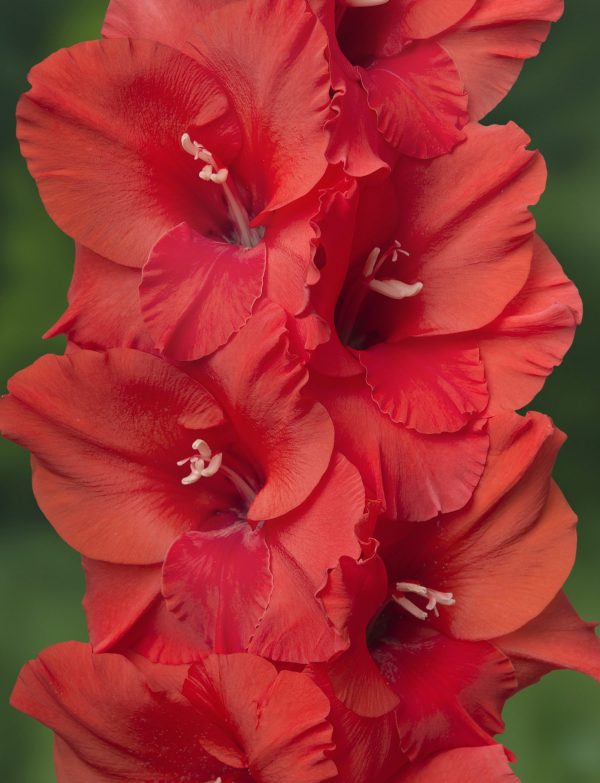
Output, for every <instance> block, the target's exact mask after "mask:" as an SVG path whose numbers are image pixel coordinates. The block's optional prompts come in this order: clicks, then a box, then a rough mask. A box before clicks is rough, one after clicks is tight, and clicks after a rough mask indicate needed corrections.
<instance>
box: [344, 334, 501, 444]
mask: <svg viewBox="0 0 600 783" xmlns="http://www.w3.org/2000/svg"><path fill="white" fill-rule="evenodd" d="M360 361H361V364H362V365H363V366H364V367H365V369H366V371H367V383H368V384H369V386H370V387H371V390H372V392H373V399H374V400H375V402H376V403H377V405H378V406H379V409H380V410H381V411H382V413H385V414H387V415H388V416H390V418H391V419H392V421H395V422H397V423H401V424H405V425H406V426H407V427H410V428H411V429H416V430H417V431H418V432H423V433H430V434H433V433H436V432H456V431H457V430H459V429H461V428H462V427H464V426H465V425H466V424H468V423H469V421H470V420H471V419H472V418H473V415H474V414H477V413H481V412H482V411H483V410H484V409H485V408H486V406H487V403H488V392H487V386H486V383H485V378H484V373H483V364H482V362H481V360H480V358H479V350H478V349H477V346H476V345H475V344H474V343H473V342H472V341H470V340H468V339H464V338H454V337H450V338H448V337H442V338H435V337H434V338H417V339H413V340H404V341H403V342H401V343H380V344H379V345H376V346H375V347H373V348H371V349H369V350H367V351H361V352H360Z"/></svg>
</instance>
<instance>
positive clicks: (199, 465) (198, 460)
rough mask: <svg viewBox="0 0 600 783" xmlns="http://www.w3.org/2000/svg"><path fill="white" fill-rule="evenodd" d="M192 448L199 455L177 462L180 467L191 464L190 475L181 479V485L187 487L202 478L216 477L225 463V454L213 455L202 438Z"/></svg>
mask: <svg viewBox="0 0 600 783" xmlns="http://www.w3.org/2000/svg"><path fill="white" fill-rule="evenodd" d="M192 448H193V449H194V450H195V451H197V452H198V454H197V455H196V454H194V455H193V456H192V457H186V458H185V459H180V460H178V462H177V464H178V465H179V466H182V465H186V464H187V463H189V466H190V472H189V475H187V476H184V477H183V478H182V479H181V483H182V484H184V485H185V486H188V485H189V484H195V483H196V482H197V481H200V479H201V478H210V477H211V476H214V475H215V473H216V472H217V471H218V470H219V468H220V467H221V462H222V461H223V454H222V453H221V452H219V453H218V454H213V453H212V450H211V448H210V446H209V445H208V443H207V442H206V441H205V440H202V439H201V438H198V439H197V440H195V441H194V442H193V443H192Z"/></svg>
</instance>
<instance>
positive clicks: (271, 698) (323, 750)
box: [183, 654, 336, 783]
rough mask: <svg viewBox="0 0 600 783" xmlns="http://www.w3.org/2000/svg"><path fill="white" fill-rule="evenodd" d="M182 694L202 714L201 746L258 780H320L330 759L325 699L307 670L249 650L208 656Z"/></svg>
mask: <svg viewBox="0 0 600 783" xmlns="http://www.w3.org/2000/svg"><path fill="white" fill-rule="evenodd" d="M183 692H184V694H185V695H186V696H187V698H188V699H189V700H190V702H191V704H192V705H193V706H194V708H195V710H196V712H197V713H198V715H199V716H200V718H201V721H202V722H201V725H202V734H201V736H200V742H201V744H202V746H203V747H204V748H205V749H206V750H207V751H208V752H209V753H211V754H212V755H214V756H215V757H216V758H218V759H221V761H223V762H224V763H225V764H229V765H231V766H233V767H246V766H247V767H248V770H249V771H250V773H251V774H252V778H253V779H254V780H256V781H257V783H287V782H289V783H291V782H292V781H294V783H324V781H328V780H331V779H332V778H334V777H336V768H335V765H334V763H333V762H332V761H331V758H330V756H331V752H332V750H333V743H332V729H331V726H330V725H329V724H328V723H327V721H326V718H327V715H328V714H329V701H328V700H327V697H326V696H325V694H324V693H322V692H321V691H320V690H319V688H318V687H317V686H316V685H315V684H314V683H312V682H311V681H310V679H309V678H308V677H307V676H306V675H305V674H300V673H297V672H290V671H282V672H279V673H277V670H276V669H275V667H274V666H273V664H271V663H269V662H268V661H265V660H264V659H262V658H258V657H256V656H254V655H242V654H238V655H219V656H216V655H212V656H210V657H208V658H207V659H206V660H205V661H204V662H203V663H201V664H200V663H198V664H194V665H193V666H192V667H191V669H190V674H189V677H188V679H187V681H186V683H185V684H184V688H183Z"/></svg>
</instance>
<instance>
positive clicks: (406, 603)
mask: <svg viewBox="0 0 600 783" xmlns="http://www.w3.org/2000/svg"><path fill="white" fill-rule="evenodd" d="M396 593H399V595H397V594H396ZM405 593H412V594H413V595H419V596H423V598H426V599H427V606H426V607H425V609H420V608H419V607H418V606H417V605H416V604H414V603H413V602H412V601H411V600H410V599H409V598H407V597H406V595H405ZM392 598H393V599H394V601H395V602H396V603H397V604H398V605H399V606H401V607H402V608H403V609H404V610H406V611H407V612H408V613H409V614H412V616H413V617H416V618H417V620H427V618H428V617H429V614H428V613H429V612H433V614H434V616H435V617H439V611H438V608H437V607H438V604H439V605H440V606H454V604H455V603H456V600H455V598H454V596H453V595H452V593H442V592H440V591H439V590H432V589H431V588H429V587H424V586H423V585H419V584H415V583H414V582H397V584H396V590H395V592H394V595H392Z"/></svg>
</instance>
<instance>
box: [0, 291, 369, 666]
mask: <svg viewBox="0 0 600 783" xmlns="http://www.w3.org/2000/svg"><path fill="white" fill-rule="evenodd" d="M284 323H285V315H284V314H283V313H282V311H281V310H280V309H279V308H277V307H275V306H274V305H269V306H266V307H264V308H262V309H261V311H260V312H259V313H257V314H256V315H255V316H254V317H253V318H252V319H251V321H250V322H249V324H248V325H247V326H246V327H245V328H244V329H242V331H241V332H240V333H239V335H238V336H237V337H236V339H235V340H233V341H232V342H231V343H230V344H229V345H228V346H227V348H225V349H223V350H222V351H220V352H219V353H218V354H217V355H216V356H215V357H214V360H212V361H211V363H210V364H209V365H208V366H207V367H206V368H205V369H204V371H203V372H202V373H201V374H199V376H198V380H194V379H193V378H191V377H190V376H189V375H186V374H183V373H182V372H180V371H179V370H176V369H175V368H173V367H170V366H169V365H167V364H166V363H164V362H163V361H162V360H160V359H158V358H154V357H152V356H149V355H147V354H144V353H140V352H136V351H132V350H127V349H116V350H114V351H111V352H108V353H107V354H102V353H95V352H89V351H74V352H72V353H71V354H69V355H68V356H67V357H64V358H58V357H54V356H47V357H45V358H43V359H41V360H39V361H38V362H36V363H35V364H34V365H33V366H32V367H31V368H29V369H28V370H24V371H23V372H22V373H19V374H18V375H17V376H15V377H14V378H13V379H12V381H11V382H10V385H9V388H10V391H11V395H10V396H9V397H7V398H4V399H3V400H2V401H1V403H0V423H1V426H2V430H3V432H4V434H5V435H6V436H7V437H9V438H11V439H13V440H16V441H17V442H19V443H21V444H22V445H25V446H27V447H28V448H29V449H30V450H31V451H32V454H33V455H34V490H35V493H36V497H37V499H38V502H39V504H40V507H41V508H42V510H43V511H44V513H45V514H46V515H47V517H48V518H49V519H50V521H51V522H52V524H53V525H54V526H55V528H56V530H57V531H58V532H59V533H60V535H61V536H62V537H63V538H64V539H65V540H66V541H67V542H68V543H69V544H70V545H71V546H73V547H74V548H75V549H77V550H78V551H79V552H81V553H82V554H83V555H85V556H86V557H87V558H91V559H93V560H97V561H103V562H105V563H107V564H113V567H112V568H111V567H110V566H109V565H101V564H100V565H98V566H97V565H95V564H93V563H88V578H89V580H90V586H89V592H88V598H87V610H88V616H89V620H90V628H91V636H92V640H93V641H94V643H95V645H96V648H97V649H98V650H105V649H112V648H114V645H115V644H117V643H118V642H119V641H120V640H121V639H122V637H123V636H124V635H125V634H127V633H128V632H130V633H131V634H134V635H135V641H136V642H137V643H138V644H139V649H140V650H141V651H142V652H144V653H145V654H147V655H149V656H150V657H151V658H154V659H157V658H158V659H161V660H164V661H166V662H175V663H179V662H181V661H186V660H187V661H189V660H195V659H197V657H198V656H199V655H200V654H202V653H206V652H211V651H218V652H237V651H242V650H247V649H248V650H251V651H252V652H257V653H260V654H262V655H266V656H268V657H271V658H275V659H279V660H286V661H294V662H299V663H303V662H304V663H305V662H308V661H309V660H327V659H328V658H329V657H331V655H333V654H334V653H335V652H336V651H337V650H339V649H342V642H341V640H340V639H339V638H338V635H337V633H336V631H335V629H333V628H332V627H331V625H330V624H329V622H328V620H327V617H326V615H325V613H324V611H323V609H322V606H321V604H320V602H318V601H317V599H316V597H315V594H316V593H317V591H318V590H320V589H321V588H322V587H323V585H324V584H325V582H326V579H327V573H328V571H329V570H330V569H331V568H333V567H334V566H335V565H336V564H337V562H338V560H339V557H340V556H341V555H348V556H350V557H356V556H358V554H359V544H358V540H357V538H356V534H355V527H356V525H357V524H358V523H359V522H360V521H361V519H362V514H363V508H364V492H363V488H362V483H361V481H360V478H359V475H358V473H357V471H356V470H355V469H354V468H353V467H352V466H351V465H350V464H349V463H348V462H347V461H346V460H345V459H344V458H343V457H342V456H340V455H337V454H335V453H334V455H333V456H332V446H333V430H332V426H331V422H330V420H329V417H328V416H327V414H326V412H325V410H324V409H323V407H322V406H321V405H319V404H315V403H313V402H311V401H310V400H308V399H304V397H303V395H302V391H301V390H302V386H303V385H304V383H305V382H306V371H305V370H303V369H302V368H301V366H300V365H299V364H298V363H297V361H295V360H293V359H292V357H291V356H290V354H289V353H288V352H287V338H286V333H285V325H284ZM213 395H214V396H213ZM82 520H85V523H82ZM334 520H335V523H334ZM324 531H327V533H326V537H325V539H323V534H324ZM119 566H120V568H119ZM126 566H128V567H129V569H128V570H127V569H126V568H125V567H126ZM119 583H122V584H125V583H127V584H128V588H129V589H128V592H129V595H130V599H129V600H128V602H127V603H125V604H123V602H121V601H120V598H119V596H120V595H121V593H120V592H117V593H114V589H115V585H117V584H119ZM107 587H108V589H107ZM111 592H112V593H113V598H112V600H111V599H110V598H109V594H110V593H111ZM134 626H135V628H133V627H134ZM132 628H133V630H132Z"/></svg>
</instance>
